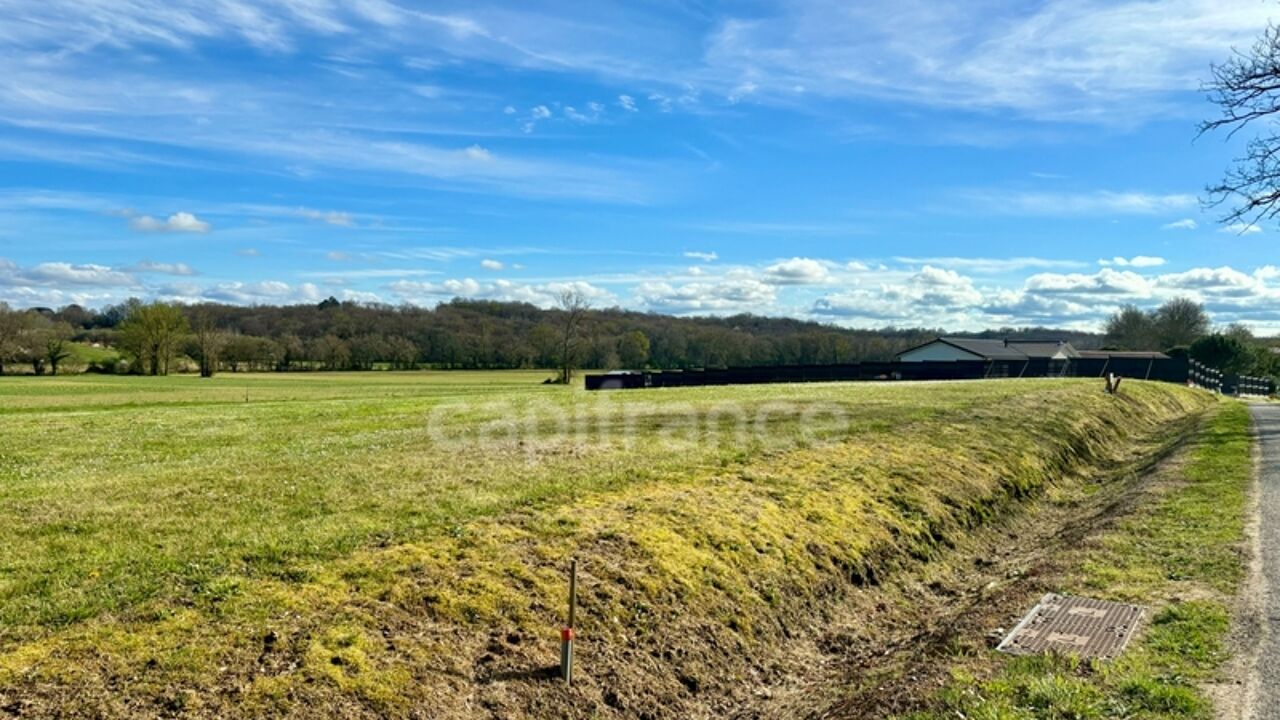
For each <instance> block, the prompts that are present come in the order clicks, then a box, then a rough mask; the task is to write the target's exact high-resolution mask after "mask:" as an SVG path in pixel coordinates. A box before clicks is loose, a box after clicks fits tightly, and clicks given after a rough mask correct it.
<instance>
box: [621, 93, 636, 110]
mask: <svg viewBox="0 0 1280 720" xmlns="http://www.w3.org/2000/svg"><path fill="white" fill-rule="evenodd" d="M618 107H620V108H622V109H623V110H626V111H627V112H636V111H637V110H638V108H636V99H635V98H633V97H631V96H630V95H619V96H618Z"/></svg>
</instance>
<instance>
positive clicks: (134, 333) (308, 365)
mask: <svg viewBox="0 0 1280 720" xmlns="http://www.w3.org/2000/svg"><path fill="white" fill-rule="evenodd" d="M5 323H8V326H11V327H12V328H14V329H13V330H5V327H7V326H6V325H5ZM36 327H40V328H49V327H54V328H57V330H56V334H57V335H58V337H60V338H66V339H67V340H68V341H69V340H71V339H74V340H77V341H80V342H88V343H94V344H98V345H102V346H105V347H111V348H115V349H118V350H119V351H120V352H121V353H123V355H124V360H123V361H122V362H119V363H114V362H111V361H99V362H97V363H95V364H93V365H92V366H91V367H90V368H89V369H92V370H96V371H106V372H133V373H139V374H154V375H163V374H166V373H168V372H170V371H174V370H179V369H182V370H188V369H189V370H199V371H200V372H201V373H202V374H205V375H211V374H213V373H215V372H242V371H293V370H369V369H374V368H385V369H414V368H423V367H429V368H459V369H463V368H466V369H505V368H546V369H548V370H554V371H556V376H557V378H559V379H560V380H561V381H563V380H564V379H565V377H566V376H568V375H571V374H572V373H573V371H574V369H576V368H579V367H588V368H600V369H606V370H607V369H617V368H629V369H641V368H646V367H657V368H667V369H672V368H698V367H727V366H749V365H807V364H830V363H846V362H856V361H859V360H889V359H892V357H893V356H894V355H895V354H896V353H898V352H901V351H902V350H904V349H907V348H909V347H913V346H915V345H919V344H921V343H924V342H926V341H928V340H931V339H933V338H934V337H936V336H937V335H939V334H941V333H942V331H940V330H935V329H925V328H893V327H889V328H883V329H880V330H852V329H846V328H838V327H833V326H829V325H822V324H819V323H815V322H806V321H801V320H794V319H790V318H770V317H761V316H755V315H737V316H732V317H720V318H713V317H700V318H682V317H673V316H669V315H660V314H655V313H640V312H632V311H626V310H621V309H618V308H604V309H595V308H591V307H589V305H588V304H587V303H586V302H585V300H584V299H583V298H581V297H573V296H566V297H563V298H561V301H560V303H559V305H558V307H554V308H551V309H541V308H538V307H536V306H534V305H530V304H526V303H509V302H491V301H481V300H461V299H458V300H454V301H452V302H448V303H444V304H441V305H439V306H437V307H435V308H422V307H417V306H411V305H401V306H390V305H377V304H361V303H353V302H340V301H338V300H336V299H333V298H329V299H327V300H324V301H323V302H320V303H318V304H314V305H287V306H253V307H244V306H238V305H223V304H217V303H205V304H197V305H175V304H166V303H144V302H142V301H140V300H129V301H126V302H124V303H120V304H118V305H109V306H106V307H103V308H100V309H97V310H90V309H87V308H83V307H81V306H78V305H68V306H66V307H63V308H60V309H56V310H55V309H52V308H37V309H31V310H11V309H8V308H6V307H3V306H0V362H8V363H10V364H11V365H14V364H18V363H21V364H23V365H25V366H26V367H28V368H34V367H35V366H34V365H32V364H31V363H32V361H33V359H34V358H36V357H38V356H39V355H41V353H40V352H37V350H38V349H39V348H40V347H42V346H43V344H44V343H43V342H42V341H37V334H38V333H37V334H33V332H34V330H33V329H34V328H36ZM993 332H996V333H998V334H999V335H1000V336H1011V337H1012V336H1020V335H1028V336H1040V337H1044V336H1047V335H1052V336H1054V337H1059V336H1061V335H1062V334H1061V333H1059V332H1057V331H1051V330H1046V329H1043V328H1022V329H1013V328H1006V329H1004V330H999V331H993ZM1070 335H1071V338H1070V339H1072V340H1073V341H1074V342H1078V343H1080V342H1082V343H1084V346H1088V347H1096V346H1097V342H1099V341H1100V336H1096V335H1090V334H1088V333H1070ZM43 365H44V367H48V366H49V363H47V362H45V363H44V364H43Z"/></svg>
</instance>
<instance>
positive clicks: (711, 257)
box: [684, 250, 720, 262]
mask: <svg viewBox="0 0 1280 720" xmlns="http://www.w3.org/2000/svg"><path fill="white" fill-rule="evenodd" d="M684 256H685V257H687V258H693V259H694V260H701V261H703V262H715V261H716V260H718V259H720V256H719V255H717V254H716V253H715V252H699V251H696V250H686V251H685V253H684Z"/></svg>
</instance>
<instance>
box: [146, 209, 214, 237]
mask: <svg viewBox="0 0 1280 720" xmlns="http://www.w3.org/2000/svg"><path fill="white" fill-rule="evenodd" d="M129 227H131V228H133V229H134V230H137V231H138V232H155V233H207V232H209V231H210V230H211V229H213V226H212V225H210V224H209V223H207V222H205V221H203V220H201V219H200V218H198V217H196V216H195V215H193V214H191V213H189V212H177V213H174V214H172V215H170V216H169V219H168V220H157V219H156V218H154V217H151V216H150V215H139V216H137V217H134V218H131V219H130V220H129Z"/></svg>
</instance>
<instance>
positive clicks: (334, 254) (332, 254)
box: [324, 250, 351, 262]
mask: <svg viewBox="0 0 1280 720" xmlns="http://www.w3.org/2000/svg"><path fill="white" fill-rule="evenodd" d="M324 256H325V257H326V258H328V259H329V260H332V261H334V262H347V261H349V260H351V255H350V254H348V253H345V252H343V251H341V250H330V251H329V252H327V253H325V254H324Z"/></svg>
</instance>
